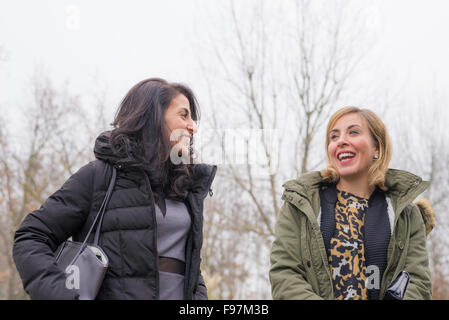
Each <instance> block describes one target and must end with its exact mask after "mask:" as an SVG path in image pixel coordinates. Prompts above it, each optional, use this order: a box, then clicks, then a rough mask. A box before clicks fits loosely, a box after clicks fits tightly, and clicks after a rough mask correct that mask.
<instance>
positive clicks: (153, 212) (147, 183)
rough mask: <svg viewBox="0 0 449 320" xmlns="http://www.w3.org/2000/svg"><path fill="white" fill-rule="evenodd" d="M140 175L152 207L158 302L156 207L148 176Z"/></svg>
mask: <svg viewBox="0 0 449 320" xmlns="http://www.w3.org/2000/svg"><path fill="white" fill-rule="evenodd" d="M142 173H143V175H144V177H145V183H146V185H147V190H148V199H149V200H150V201H151V203H152V206H151V211H152V214H151V215H152V218H153V225H154V236H153V240H154V243H155V244H156V270H157V272H156V284H155V285H156V300H159V255H158V251H157V248H158V246H157V220H156V212H155V211H154V210H155V209H154V206H155V205H156V203H155V201H154V196H153V191H152V190H151V185H150V180H149V179H148V176H147V174H146V172H145V171H143V170H142Z"/></svg>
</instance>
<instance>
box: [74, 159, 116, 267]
mask: <svg viewBox="0 0 449 320" xmlns="http://www.w3.org/2000/svg"><path fill="white" fill-rule="evenodd" d="M116 177H117V169H116V168H115V167H114V166H112V178H111V181H110V183H109V187H108V191H107V192H106V196H105V197H104V200H103V203H102V204H101V206H100V210H98V213H97V215H96V216H95V219H94V222H93V223H92V226H91V227H90V229H89V231H88V232H87V235H86V238H85V239H84V241H83V244H82V245H81V247H80V248H79V250H78V252H77V253H76V255H75V256H74V257H73V259H72V261H71V262H70V264H69V265H72V264H73V263H74V262H75V260H76V259H77V258H78V256H79V255H80V254H81V252H82V251H83V250H84V248H85V247H86V246H87V239H89V236H90V235H91V233H92V231H93V229H94V228H95V225H96V224H97V221H99V223H98V226H97V229H96V230H95V238H94V242H93V244H94V245H95V246H97V245H98V240H99V238H100V229H101V225H102V223H103V217H104V213H105V212H106V206H107V205H108V202H109V199H110V197H111V194H112V189H113V188H114V184H115V179H116Z"/></svg>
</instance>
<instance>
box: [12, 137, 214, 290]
mask: <svg viewBox="0 0 449 320" xmlns="http://www.w3.org/2000/svg"><path fill="white" fill-rule="evenodd" d="M94 152H95V155H96V157H97V159H99V160H95V161H92V162H90V163H89V164H87V165H85V166H84V167H82V168H81V169H80V170H79V171H78V172H76V173H75V174H74V175H72V176H71V177H70V178H69V179H68V180H67V181H66V182H65V183H64V185H63V186H62V187H61V189H59V190H58V191H56V192H55V193H54V194H53V195H51V196H50V197H49V198H48V199H47V200H46V201H45V203H44V204H43V205H42V207H41V208H40V209H38V210H36V211H33V212H31V213H30V214H29V215H28V216H27V217H26V218H25V219H24V221H23V222H22V224H21V225H20V227H19V229H18V230H17V231H16V233H15V242H14V247H13V257H14V261H15V263H16V267H17V270H18V271H19V274H20V276H21V278H22V281H23V286H24V288H25V290H26V292H27V293H28V294H29V295H30V298H31V299H76V295H75V294H74V292H73V291H72V290H69V289H67V288H66V286H65V280H66V277H65V274H64V272H63V270H62V269H61V268H60V267H58V265H57V264H56V263H55V257H54V252H55V251H56V249H57V248H58V246H59V245H60V244H61V243H62V242H64V241H65V240H66V239H68V238H69V237H70V236H72V237H73V240H75V241H82V240H83V239H84V237H85V235H86V234H87V231H88V229H89V227H90V225H91V224H92V222H93V219H94V217H95V215H96V213H97V212H98V209H99V207H100V205H101V202H102V201H103V198H104V196H105V193H106V190H107V187H108V184H109V180H110V177H111V175H112V167H111V166H110V165H107V164H106V162H108V163H110V164H112V165H114V163H115V160H116V158H115V157H114V155H113V154H112V151H111V149H110V147H109V138H108V133H104V134H102V135H100V136H99V137H98V138H97V140H96V143H95V149H94ZM216 170H217V168H216V166H209V165H204V164H197V165H193V168H192V174H193V180H194V185H193V187H192V190H191V192H190V193H189V195H188V198H187V207H188V208H189V211H190V214H191V218H192V227H191V231H190V235H189V239H188V241H187V248H186V273H185V274H186V281H185V284H186V285H185V291H184V297H185V299H207V290H206V287H205V285H204V280H203V278H202V276H201V271H200V262H201V258H200V250H201V246H202V241H203V236H202V228H203V200H204V198H205V197H206V196H207V194H208V191H209V189H210V186H211V184H212V181H213V178H214V176H215V172H216ZM92 236H93V235H92ZM91 240H93V239H91ZM156 241H157V232H156V219H155V209H154V199H153V194H152V191H151V186H150V183H149V179H148V176H147V175H146V174H145V173H144V172H143V171H140V170H137V169H131V168H119V170H117V180H116V183H115V187H114V189H113V193H112V196H111V199H110V201H109V204H108V207H107V210H106V213H105V216H104V220H103V224H102V228H101V235H100V242H99V245H100V247H102V249H103V250H104V251H105V253H106V254H107V256H108V258H109V268H108V270H107V273H106V276H105V279H104V282H103V285H102V287H101V289H100V292H99V294H98V296H97V299H158V298H159V287H158V286H159V279H158V254H157V243H156Z"/></svg>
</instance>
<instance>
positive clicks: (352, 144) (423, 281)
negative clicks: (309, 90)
mask: <svg viewBox="0 0 449 320" xmlns="http://www.w3.org/2000/svg"><path fill="white" fill-rule="evenodd" d="M326 154H327V161H328V167H327V168H326V169H325V170H323V171H321V172H319V171H316V172H310V173H307V174H304V175H302V176H301V177H300V178H298V179H296V180H291V181H288V182H286V183H285V184H284V188H285V191H284V194H283V197H282V199H283V200H284V204H283V206H282V209H281V213H280V215H279V217H278V220H277V223H276V229H275V230H276V237H275V240H274V242H273V245H272V248H271V269H270V281H271V289H272V295H273V298H274V299H330V300H332V299H337V300H376V299H384V298H385V296H386V289H387V288H388V287H389V286H390V284H391V282H392V281H393V280H394V279H395V277H396V276H397V275H398V274H400V273H401V271H405V272H407V273H408V275H409V279H410V280H409V283H408V286H407V287H406V291H405V296H404V297H403V298H404V299H431V297H432V289H431V278H430V270H429V261H428V254H427V249H426V235H427V234H428V233H429V232H430V230H431V229H432V228H433V224H434V219H433V212H432V209H431V207H430V205H429V204H428V201H427V200H420V201H418V202H416V203H413V201H414V200H415V198H416V197H417V196H418V195H420V194H421V193H422V192H424V191H425V190H426V188H427V187H428V186H429V182H425V181H423V180H422V179H421V178H420V177H418V176H416V175H414V174H412V173H409V172H406V171H401V170H395V169H388V165H389V162H390V159H391V154H392V152H391V142H390V139H389V136H388V132H387V129H386V127H385V125H384V124H383V122H382V121H381V119H380V118H379V117H378V116H377V115H376V114H375V113H374V112H372V111H370V110H368V109H359V108H356V107H346V108H343V109H340V110H338V111H337V112H336V113H335V114H334V115H332V117H331V118H330V120H329V123H328V126H327V131H326Z"/></svg>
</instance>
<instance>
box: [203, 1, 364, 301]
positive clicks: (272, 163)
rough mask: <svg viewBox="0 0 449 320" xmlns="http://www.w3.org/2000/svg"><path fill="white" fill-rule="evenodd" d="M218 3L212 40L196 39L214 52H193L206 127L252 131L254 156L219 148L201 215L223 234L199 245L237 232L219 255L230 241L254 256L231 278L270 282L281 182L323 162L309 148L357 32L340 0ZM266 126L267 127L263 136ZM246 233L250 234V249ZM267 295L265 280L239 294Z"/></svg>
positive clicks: (249, 143) (352, 58)
mask: <svg viewBox="0 0 449 320" xmlns="http://www.w3.org/2000/svg"><path fill="white" fill-rule="evenodd" d="M326 6H331V7H332V8H331V9H329V8H327V9H326ZM220 7H221V8H222V10H221V12H220V14H221V16H220V17H219V18H217V17H214V21H222V22H224V24H217V23H216V22H214V25H215V26H216V28H215V29H213V28H212V29H211V30H212V31H211V32H212V36H211V37H210V39H211V41H209V42H207V46H204V45H203V46H199V47H200V48H201V50H202V51H203V53H208V54H209V55H210V57H211V58H210V60H208V59H203V60H202V61H200V67H201V70H202V71H203V73H204V75H205V79H206V83H207V84H206V85H207V86H208V89H209V92H208V93H209V96H210V97H211V98H210V99H209V102H210V103H209V105H210V106H211V108H212V110H214V111H213V112H212V113H211V118H212V119H213V120H212V121H211V127H212V129H211V130H212V131H213V132H215V133H216V135H215V141H222V140H223V135H224V134H223V128H228V129H232V128H234V129H237V130H238V129H241V128H249V129H250V130H253V131H254V132H258V133H259V138H258V140H257V142H255V140H254V139H251V138H250V137H247V136H245V135H240V139H241V141H242V143H243V144H244V145H245V146H246V151H247V153H248V154H247V156H248V158H249V156H251V153H252V152H253V151H254V150H255V149H258V150H259V151H260V152H259V153H258V155H259V159H258V160H259V161H258V163H257V164H254V163H251V162H250V161H247V162H246V163H244V164H237V163H236V162H235V161H233V160H234V157H233V155H232V154H231V155H229V154H226V152H225V156H224V158H223V159H224V160H225V164H224V165H222V166H220V168H219V171H218V175H219V181H220V183H221V185H222V186H225V185H226V186H227V188H226V191H223V190H222V192H220V193H219V195H220V196H219V197H218V198H217V199H215V200H214V205H213V206H211V207H210V208H211V210H212V212H213V214H214V215H216V216H217V218H216V219H215V220H210V221H206V222H207V223H211V224H219V225H220V227H218V226H214V225H209V226H208V227H209V228H212V229H213V228H221V230H222V232H221V233H220V234H224V235H223V237H222V238H221V239H220V240H216V239H215V238H214V240H213V241H212V240H211V239H206V240H205V246H206V247H207V246H209V245H212V243H216V242H218V241H225V239H228V238H227V234H228V233H230V234H232V235H234V237H232V240H233V241H235V240H236V239H237V238H238V241H236V242H237V243H239V244H240V246H239V247H238V248H235V246H234V242H233V241H231V242H230V243H229V247H226V248H223V252H224V253H223V255H224V254H226V250H229V249H230V248H232V250H233V251H232V252H233V256H234V259H237V258H235V257H242V258H241V259H242V260H238V261H245V259H252V261H254V263H253V264H248V265H246V266H245V265H244V264H242V266H240V268H247V269H246V274H248V279H247V281H246V282H244V283H241V279H238V277H236V278H235V279H234V282H236V283H238V282H240V283H239V284H240V285H241V286H248V285H249V284H250V282H257V281H260V282H261V283H263V284H264V287H265V288H269V284H268V277H267V274H268V265H269V264H268V261H269V259H268V252H267V250H263V249H262V248H269V247H270V245H271V241H272V239H273V236H274V222H275V219H276V216H277V215H278V213H279V210H280V203H281V199H280V196H281V193H282V188H281V185H282V183H283V182H284V181H285V180H287V179H293V178H295V176H298V175H299V174H300V173H302V172H305V171H307V170H310V169H313V168H317V166H318V165H321V164H323V162H322V161H323V157H322V156H317V155H316V154H321V153H322V152H321V151H322V150H321V148H319V149H318V150H319V151H320V152H319V153H316V150H317V149H316V143H315V138H316V135H317V134H319V130H320V129H322V126H323V123H324V122H325V121H327V119H328V116H329V114H330V112H331V111H332V110H333V108H334V107H335V106H336V105H337V103H338V101H339V98H340V96H341V93H342V92H343V91H344V89H345V85H346V80H348V78H349V77H350V76H351V74H352V72H353V71H354V68H355V66H356V65H357V63H358V62H359V60H360V57H361V55H362V52H361V51H359V52H358V53H357V54H356V53H355V52H354V43H355V42H354V41H352V40H354V38H355V37H356V33H355V31H354V30H352V31H348V30H349V28H348V26H347V25H345V22H347V21H348V20H347V19H345V4H344V3H342V2H339V3H338V4H337V5H334V4H331V5H329V3H328V2H326V4H324V3H322V2H320V4H319V5H317V4H316V2H312V1H282V2H280V3H267V2H263V1H249V2H244V3H241V2H239V3H237V2H234V1H226V2H223V3H222V4H221V5H220ZM324 9H326V10H324ZM331 10H332V11H331ZM354 20H355V19H352V20H351V21H352V22H354ZM358 31H360V29H358ZM206 63H207V65H206ZM223 113H225V114H226V117H223V116H222V115H223ZM233 115H235V116H234V117H233ZM270 130H272V131H273V133H274V135H273V136H269V134H268V133H269V131H270ZM220 132H221V134H220ZM237 134H238V133H237ZM273 140H274V143H272V142H273ZM273 146H275V147H273ZM314 153H315V156H314V157H313V155H314ZM312 162H314V163H312ZM230 190H232V191H230ZM224 193H231V194H237V195H236V196H235V197H231V198H229V197H227V196H226V197H223V194H224ZM218 217H219V218H218ZM224 221H227V223H225V222H224ZM237 230H238V231H237ZM248 233H250V234H251V236H249V235H248ZM215 237H216V235H215ZM209 240H211V243H209ZM248 241H254V242H256V243H257V248H256V250H255V251H256V252H257V253H258V255H257V257H256V256H255V255H254V252H253V251H254V248H253V247H252V246H251V245H250V244H251V242H248ZM214 248H216V247H214ZM236 250H238V252H236ZM251 250H252V251H251ZM215 253H217V252H216V251H215ZM219 256H222V255H219ZM222 259H224V258H223V257H222ZM211 260H212V259H211V258H209V259H207V260H206V261H211ZM255 261H257V263H256V262H255ZM229 267H230V265H228V264H223V265H222V268H221V269H217V270H215V273H216V274H217V275H220V274H224V273H226V272H227V270H226V268H229ZM242 274H245V272H243V273H242ZM255 278H256V279H255ZM229 281H232V280H229ZM226 285H227V286H228V287H229V288H231V287H233V286H235V285H236V284H232V283H227V284H226ZM222 290H224V288H222ZM229 291H231V290H229ZM267 296H268V297H269V289H266V290H265V291H263V292H262V291H259V292H257V293H255V294H254V296H251V295H250V294H247V295H246V296H245V298H249V297H250V298H254V297H264V298H267Z"/></svg>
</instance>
